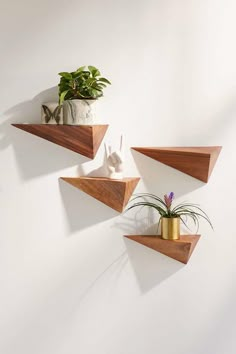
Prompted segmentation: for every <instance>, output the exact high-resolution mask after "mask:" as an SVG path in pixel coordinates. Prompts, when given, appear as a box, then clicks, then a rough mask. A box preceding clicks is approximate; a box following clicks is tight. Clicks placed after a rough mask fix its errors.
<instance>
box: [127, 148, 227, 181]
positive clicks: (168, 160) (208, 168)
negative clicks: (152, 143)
mask: <svg viewBox="0 0 236 354" xmlns="http://www.w3.org/2000/svg"><path fill="white" fill-rule="evenodd" d="M132 149H133V150H136V151H138V152H140V153H142V154H144V155H146V156H148V157H151V158H152V159H154V160H156V161H159V162H162V163H164V164H165V165H168V166H170V167H173V168H175V169H177V170H179V171H181V172H184V173H186V174H187V175H190V176H192V177H195V178H197V179H199V180H200V181H203V182H208V180H209V178H210V175H211V173H212V170H213V168H214V166H215V163H216V161H217V158H218V156H219V154H220V151H221V149H222V147H221V146H205V147H132Z"/></svg>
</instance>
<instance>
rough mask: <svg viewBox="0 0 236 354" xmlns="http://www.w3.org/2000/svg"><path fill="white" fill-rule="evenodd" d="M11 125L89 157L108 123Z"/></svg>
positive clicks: (97, 145) (94, 150)
mask: <svg viewBox="0 0 236 354" xmlns="http://www.w3.org/2000/svg"><path fill="white" fill-rule="evenodd" d="M12 125H13V126H14V127H16V128H19V129H21V130H24V131H26V132H27V133H31V134H34V135H36V136H38V137H40V138H43V139H46V140H48V141H50V142H52V143H54V144H57V145H60V146H63V147H64V148H66V149H69V150H72V151H74V152H77V153H79V154H81V155H84V156H86V157H88V158H90V159H93V158H94V157H95V156H96V153H97V151H98V148H99V146H100V144H101V142H102V139H103V137H104V135H105V133H106V131H107V128H108V125H52V124H12Z"/></svg>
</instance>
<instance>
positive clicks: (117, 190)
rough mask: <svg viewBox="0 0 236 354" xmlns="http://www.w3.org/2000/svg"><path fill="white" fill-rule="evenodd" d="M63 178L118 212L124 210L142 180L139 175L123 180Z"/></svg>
mask: <svg viewBox="0 0 236 354" xmlns="http://www.w3.org/2000/svg"><path fill="white" fill-rule="evenodd" d="M61 179H62V180H64V181H65V182H67V183H69V184H71V185H72V186H74V187H76V188H79V189H80V190H82V191H83V192H85V193H87V194H89V195H90V196H92V197H93V198H95V199H97V200H99V201H100V202H102V203H104V204H106V205H108V206H109V207H110V208H112V209H115V210H116V211H118V212H122V211H123V210H124V208H125V206H126V205H127V203H128V201H129V199H130V197H131V195H132V194H133V191H134V189H135V188H136V186H137V184H138V182H139V180H140V178H138V177H127V178H123V179H122V180H116V179H109V178H102V177H78V178H70V177H61Z"/></svg>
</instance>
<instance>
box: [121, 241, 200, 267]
mask: <svg viewBox="0 0 236 354" xmlns="http://www.w3.org/2000/svg"><path fill="white" fill-rule="evenodd" d="M125 237H127V238H128V239H130V240H133V241H136V242H138V243H140V244H142V245H144V246H146V247H149V248H152V249H153V250H155V251H158V252H160V253H162V254H164V255H166V256H168V257H171V258H174V259H175V260H177V261H179V262H182V263H185V264H186V263H188V261H189V259H190V257H191V255H192V253H193V250H194V248H195V246H196V244H197V242H198V240H199V238H200V235H182V236H180V239H179V240H175V241H172V240H164V239H162V238H161V236H156V235H126V236H125Z"/></svg>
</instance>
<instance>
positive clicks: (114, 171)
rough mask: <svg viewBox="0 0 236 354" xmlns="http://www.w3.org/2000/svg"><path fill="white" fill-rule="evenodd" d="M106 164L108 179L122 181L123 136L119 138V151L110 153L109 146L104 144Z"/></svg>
mask: <svg viewBox="0 0 236 354" xmlns="http://www.w3.org/2000/svg"><path fill="white" fill-rule="evenodd" d="M105 150H106V164H107V169H108V176H107V177H108V178H111V179H123V177H124V167H123V162H124V156H123V136H122V135H121V137H120V148H119V150H115V151H112V148H111V146H110V145H109V146H108V145H107V144H105Z"/></svg>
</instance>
